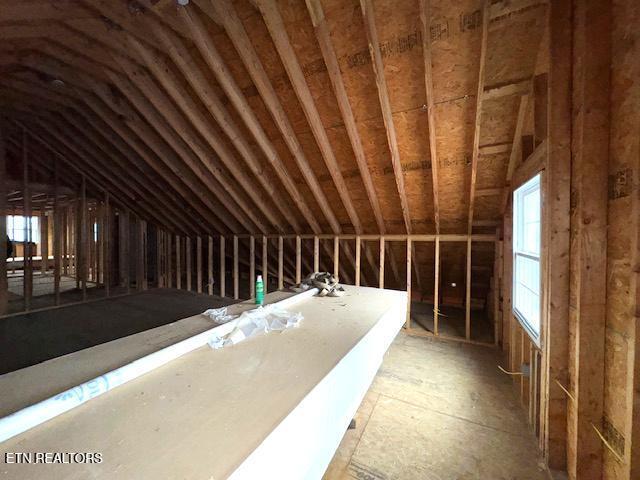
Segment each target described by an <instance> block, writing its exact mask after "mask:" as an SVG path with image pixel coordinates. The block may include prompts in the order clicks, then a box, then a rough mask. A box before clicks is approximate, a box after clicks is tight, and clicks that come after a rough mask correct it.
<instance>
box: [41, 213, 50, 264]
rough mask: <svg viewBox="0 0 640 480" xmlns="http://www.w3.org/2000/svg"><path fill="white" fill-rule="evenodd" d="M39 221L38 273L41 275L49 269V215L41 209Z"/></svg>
mask: <svg viewBox="0 0 640 480" xmlns="http://www.w3.org/2000/svg"><path fill="white" fill-rule="evenodd" d="M39 221H40V273H42V274H43V275H44V274H46V273H47V272H48V271H49V217H48V216H47V215H46V212H45V211H44V210H43V211H42V212H41V215H40V217H39Z"/></svg>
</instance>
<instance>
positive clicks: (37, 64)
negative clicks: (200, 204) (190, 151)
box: [25, 57, 231, 231]
mask: <svg viewBox="0 0 640 480" xmlns="http://www.w3.org/2000/svg"><path fill="white" fill-rule="evenodd" d="M25 63H26V64H27V65H28V66H30V67H31V68H34V69H36V70H39V71H43V72H45V73H48V74H50V75H52V76H54V77H56V78H60V79H62V80H64V81H65V82H66V84H68V85H69V86H71V87H72V88H75V89H78V88H79V89H81V90H88V89H91V90H93V92H94V93H95V94H96V95H98V96H99V97H100V98H102V99H103V100H104V101H105V103H106V104H107V105H109V106H110V107H111V108H120V109H122V108H124V107H125V105H124V104H123V102H122V101H119V100H118V101H117V100H116V99H114V98H113V88H112V87H110V86H109V85H107V84H105V83H103V82H102V81H100V80H99V79H94V78H93V77H90V76H87V75H85V74H82V73H80V72H74V71H73V70H71V69H70V68H69V67H68V66H65V65H64V64H63V63H62V62H59V61H58V60H57V59H54V58H49V57H39V58H38V59H37V60H35V59H33V58H31V59H28V60H27V61H26V62H25ZM123 98H124V97H123ZM130 112H132V111H131V109H130V108H128V109H125V111H124V112H123V111H119V112H118V114H123V113H124V114H129V113H130ZM131 116H135V114H130V115H129V117H131ZM162 122H163V121H162ZM155 126H156V128H162V124H159V123H157V124H155ZM176 165H178V164H176ZM203 178H205V177H203ZM210 188H211V187H210ZM201 198H203V199H204V200H205V202H207V203H210V205H209V213H208V216H209V217H210V216H211V213H212V212H216V213H217V214H218V215H219V214H220V213H221V212H222V211H224V209H225V207H223V205H225V203H224V202H222V201H221V202H220V203H218V204H212V203H211V198H210V197H209V196H208V195H204V196H201ZM221 206H222V209H221ZM205 218H206V217H205ZM213 225H214V226H215V228H216V230H217V231H225V230H226V228H225V227H223V223H220V222H218V221H215V222H214V223H213ZM229 231H231V230H230V229H229Z"/></svg>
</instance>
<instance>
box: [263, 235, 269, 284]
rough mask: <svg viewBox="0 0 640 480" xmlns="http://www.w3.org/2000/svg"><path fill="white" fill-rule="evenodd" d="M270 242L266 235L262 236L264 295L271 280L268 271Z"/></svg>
mask: <svg viewBox="0 0 640 480" xmlns="http://www.w3.org/2000/svg"><path fill="white" fill-rule="evenodd" d="M267 242H268V240H267V237H266V236H265V235H263V236H262V283H263V284H264V293H265V294H266V293H267V286H268V284H269V282H268V281H267V280H268V278H269V271H268V267H269V265H268V260H267V248H268V243H267Z"/></svg>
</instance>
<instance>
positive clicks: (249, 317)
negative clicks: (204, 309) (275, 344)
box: [208, 305, 303, 349]
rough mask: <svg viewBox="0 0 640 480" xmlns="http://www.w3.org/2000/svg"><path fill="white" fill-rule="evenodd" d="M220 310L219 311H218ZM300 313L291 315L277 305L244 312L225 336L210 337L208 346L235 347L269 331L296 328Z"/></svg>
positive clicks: (300, 318)
mask: <svg viewBox="0 0 640 480" xmlns="http://www.w3.org/2000/svg"><path fill="white" fill-rule="evenodd" d="M219 310H220V309H219ZM302 319H303V316H302V313H299V312H298V313H291V312H289V311H287V310H284V309H282V308H279V307H278V306H277V305H267V306H265V307H258V308H256V309H254V310H249V311H247V312H244V313H243V314H242V315H240V318H238V323H237V325H236V328H234V329H233V330H232V331H231V332H229V333H228V334H226V335H222V336H220V335H215V334H214V335H212V336H211V338H209V341H208V343H209V346H210V347H211V348H213V349H219V348H222V347H226V346H228V345H235V344H236V343H239V342H242V341H243V340H245V339H247V338H251V337H255V336H258V335H262V334H264V333H269V332H271V331H282V330H287V329H289V328H295V327H297V326H298V325H299V324H300V322H301V321H302Z"/></svg>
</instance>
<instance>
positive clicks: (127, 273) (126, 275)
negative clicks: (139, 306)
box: [124, 209, 132, 293]
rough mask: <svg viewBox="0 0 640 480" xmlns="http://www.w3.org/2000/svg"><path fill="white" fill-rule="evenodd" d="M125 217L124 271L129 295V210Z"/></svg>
mask: <svg viewBox="0 0 640 480" xmlns="http://www.w3.org/2000/svg"><path fill="white" fill-rule="evenodd" d="M125 215H126V222H125V224H126V228H125V235H126V236H125V239H124V245H125V247H124V248H125V252H126V255H125V260H126V265H125V268H126V271H125V279H126V285H125V286H126V288H127V293H131V257H132V255H131V223H132V222H131V210H129V209H127V210H126V212H125Z"/></svg>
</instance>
